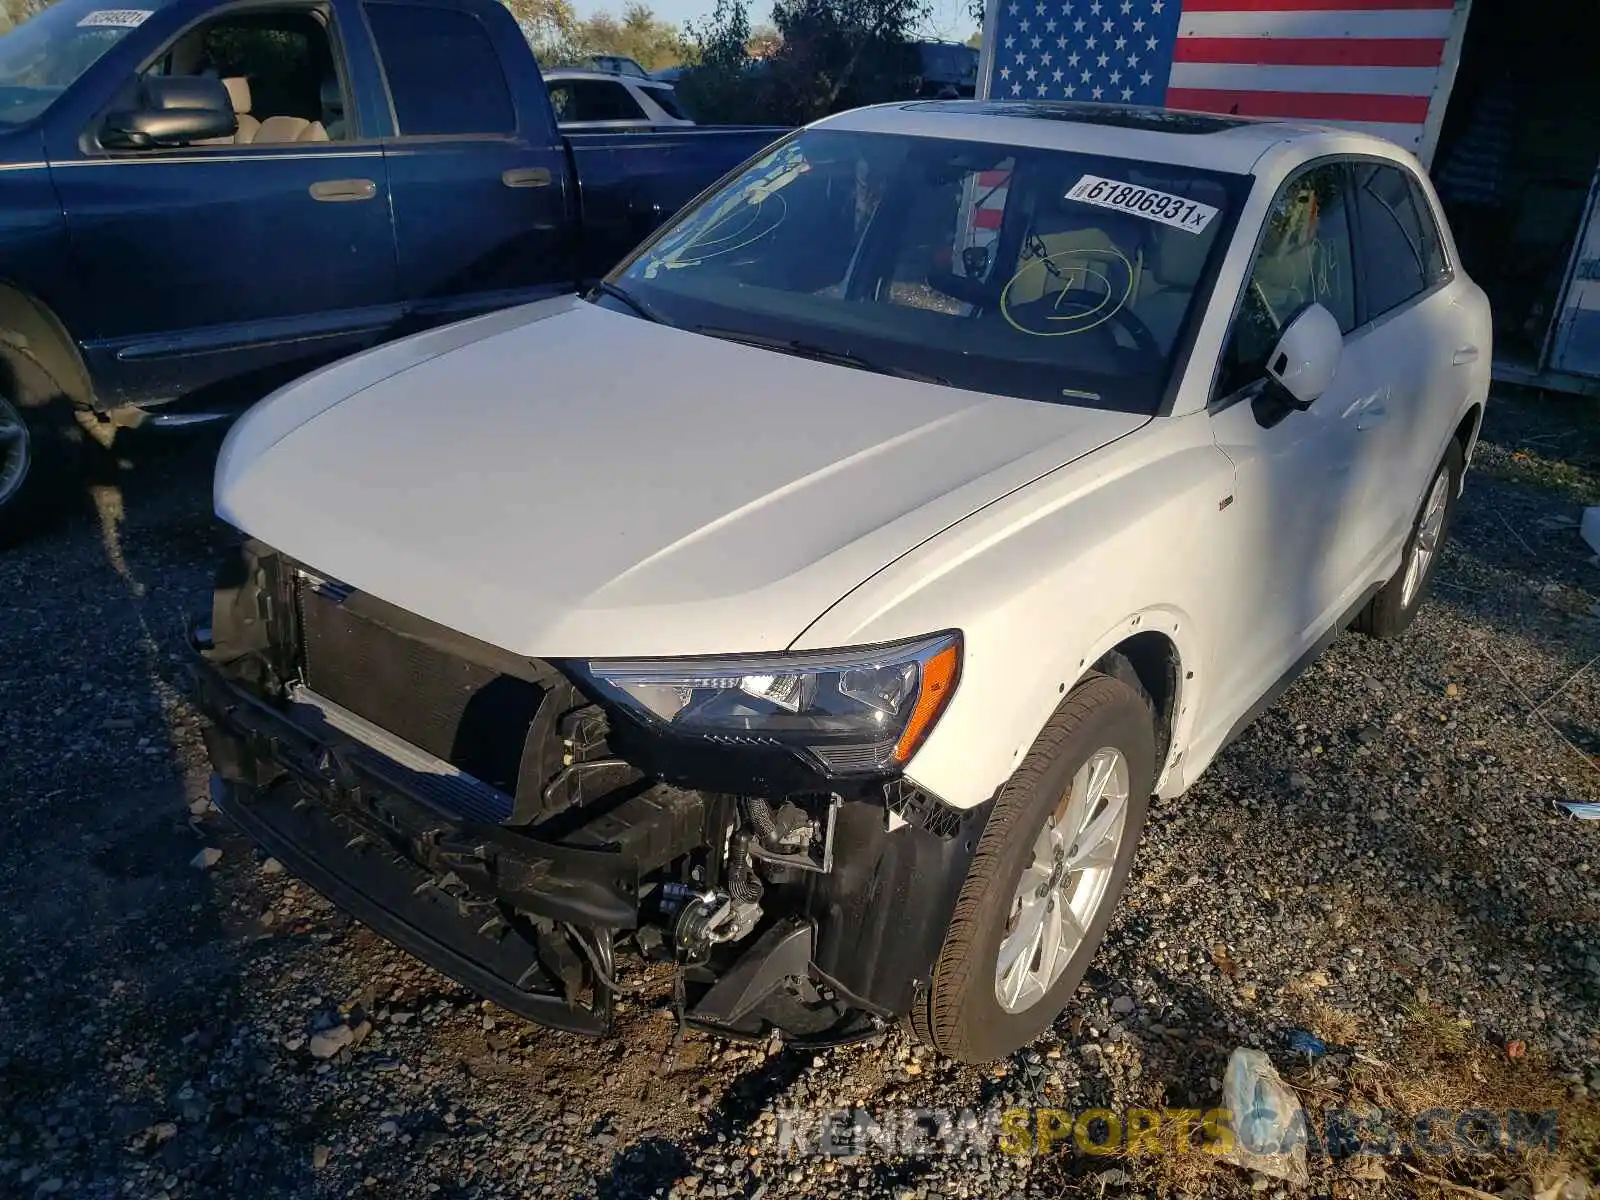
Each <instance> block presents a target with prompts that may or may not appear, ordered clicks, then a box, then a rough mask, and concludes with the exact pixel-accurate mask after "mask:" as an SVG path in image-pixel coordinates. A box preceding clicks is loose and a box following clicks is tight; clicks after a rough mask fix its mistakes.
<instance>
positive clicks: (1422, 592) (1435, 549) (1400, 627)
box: [1354, 441, 1464, 638]
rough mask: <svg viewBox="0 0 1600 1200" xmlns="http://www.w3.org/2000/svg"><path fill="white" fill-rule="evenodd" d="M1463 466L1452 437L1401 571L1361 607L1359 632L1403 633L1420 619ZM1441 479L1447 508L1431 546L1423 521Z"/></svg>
mask: <svg viewBox="0 0 1600 1200" xmlns="http://www.w3.org/2000/svg"><path fill="white" fill-rule="evenodd" d="M1463 469H1464V459H1463V458H1462V455H1461V443H1460V442H1455V441H1452V442H1451V443H1450V447H1449V449H1447V450H1446V451H1445V453H1444V458H1443V459H1442V460H1440V463H1439V465H1438V467H1436V468H1435V469H1434V472H1433V476H1432V477H1431V478H1430V480H1429V481H1428V490H1427V491H1426V492H1424V493H1423V495H1422V504H1421V505H1420V506H1419V507H1418V509H1417V515H1416V516H1415V517H1414V518H1413V519H1412V521H1411V534H1410V536H1409V537H1407V538H1406V549H1405V553H1404V554H1403V555H1402V556H1401V558H1400V571H1399V573H1398V574H1397V575H1396V576H1395V577H1394V578H1393V579H1391V580H1389V582H1387V583H1386V584H1384V585H1383V587H1382V588H1381V589H1380V590H1379V591H1378V594H1377V595H1375V596H1373V598H1372V599H1371V600H1369V601H1368V602H1367V606H1366V607H1365V608H1364V609H1362V610H1361V615H1360V616H1358V617H1357V618H1356V620H1355V624H1354V628H1355V629H1356V631H1357V632H1359V633H1364V634H1367V635H1368V636H1369V637H1375V638H1392V637H1399V636H1400V635H1401V634H1402V633H1404V632H1405V631H1406V630H1407V629H1408V628H1409V627H1410V625H1411V622H1412V621H1414V620H1416V619H1417V612H1418V610H1419V609H1421V607H1422V601H1423V599H1424V597H1426V596H1427V594H1428V584H1429V583H1430V582H1431V581H1432V580H1433V573H1434V571H1435V570H1437V569H1438V566H1439V556H1440V553H1441V552H1442V551H1443V549H1444V543H1445V539H1446V538H1448V537H1449V536H1450V519H1451V517H1453V516H1454V515H1455V511H1456V494H1457V493H1458V492H1459V491H1460V490H1461V472H1462V470H1463ZM1441 481H1442V486H1443V488H1444V497H1443V501H1442V503H1443V508H1442V510H1441V511H1440V512H1439V514H1438V525H1437V528H1436V529H1435V531H1434V533H1433V546H1432V548H1431V550H1429V549H1428V548H1427V547H1426V546H1425V545H1424V539H1423V522H1424V521H1425V520H1426V519H1427V518H1428V517H1429V514H1430V511H1431V508H1432V504H1433V501H1434V499H1435V493H1436V492H1437V490H1438V488H1439V487H1440V486H1441ZM1424 552H1425V553H1426V554H1427V559H1426V562H1424V563H1423V564H1422V566H1421V568H1420V569H1419V570H1418V571H1417V578H1416V580H1415V582H1414V585H1413V586H1412V587H1411V589H1410V591H1409V592H1408V591H1407V580H1408V579H1409V578H1410V575H1411V572H1412V567H1413V564H1414V563H1415V562H1416V561H1417V559H1418V556H1419V554H1421V553H1424Z"/></svg>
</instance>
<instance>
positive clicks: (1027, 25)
mask: <svg viewBox="0 0 1600 1200" xmlns="http://www.w3.org/2000/svg"><path fill="white" fill-rule="evenodd" d="M1017 28H1018V29H1020V30H1022V32H1023V33H1027V32H1029V31H1030V30H1031V29H1032V28H1033V25H1032V23H1031V22H1030V21H1029V20H1028V18H1027V17H1023V18H1022V21H1021V23H1020V24H1018V26H1017Z"/></svg>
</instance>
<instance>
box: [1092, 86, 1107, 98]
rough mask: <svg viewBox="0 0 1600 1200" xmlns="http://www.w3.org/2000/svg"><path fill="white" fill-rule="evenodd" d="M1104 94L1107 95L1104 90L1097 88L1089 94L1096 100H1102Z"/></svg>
mask: <svg viewBox="0 0 1600 1200" xmlns="http://www.w3.org/2000/svg"><path fill="white" fill-rule="evenodd" d="M1104 94H1105V91H1104V89H1102V88H1095V89H1094V91H1092V92H1090V93H1089V95H1091V96H1093V97H1094V98H1095V99H1096V100H1098V99H1100V97H1101V96H1103V95H1104Z"/></svg>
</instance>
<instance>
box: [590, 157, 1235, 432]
mask: <svg viewBox="0 0 1600 1200" xmlns="http://www.w3.org/2000/svg"><path fill="white" fill-rule="evenodd" d="M1248 187H1249V181H1248V179H1247V178H1245V177H1242V176H1236V175H1223V174H1220V173H1216V172H1211V171H1207V170H1203V169H1198V168H1191V167H1184V166H1172V165H1164V164H1155V163H1145V162H1134V161H1130V160H1128V159H1117V158H1109V157H1101V156H1095V155H1087V154H1080V153H1075V152H1069V151H1064V150H1058V149H1048V148H1043V147H1028V146H1007V145H1004V144H997V143H989V142H983V143H979V142H966V141H957V140H954V139H946V138H923V137H916V136H909V135H903V134H888V133H858V132H849V131H843V130H807V131H804V132H803V133H801V134H799V135H797V136H795V137H793V138H792V139H790V140H788V141H786V142H785V143H783V145H782V146H781V147H780V148H778V149H774V150H772V151H769V152H768V153H766V154H764V155H763V156H762V157H761V158H760V159H758V160H757V161H756V162H755V163H754V164H752V165H751V166H750V167H748V168H747V169H746V170H744V171H743V172H741V173H740V174H739V175H738V176H737V177H736V178H735V179H733V180H732V181H730V182H729V183H728V184H726V185H725V186H724V187H722V188H720V189H718V191H717V192H715V193H714V194H712V195H711V196H710V197H708V198H707V199H706V200H704V201H703V202H702V203H701V204H699V205H697V206H695V207H694V208H693V209H691V210H688V211H686V212H685V213H684V214H682V215H681V216H680V217H679V218H678V219H677V220H676V221H674V222H672V223H670V224H669V225H668V226H667V227H666V228H665V229H664V230H663V231H662V232H661V234H660V235H659V236H658V237H656V238H654V239H653V240H652V241H650V242H648V243H646V245H645V246H644V247H643V248H642V249H641V250H640V252H639V253H638V254H637V255H636V256H635V257H634V258H633V259H632V260H631V261H630V262H629V263H627V264H626V265H625V266H624V268H622V273H621V275H620V277H619V282H620V283H621V284H622V286H623V287H624V288H626V289H627V290H629V291H635V292H637V294H638V295H639V297H640V298H641V300H644V301H645V302H647V303H649V304H650V306H651V307H652V309H653V310H654V311H656V312H657V313H659V314H660V315H662V317H663V318H664V319H665V320H667V321H668V322H670V323H673V324H678V325H681V326H684V327H686V328H691V329H693V328H700V327H711V328H715V329H717V330H719V331H722V332H723V333H724V334H725V335H726V334H727V333H728V332H729V331H732V332H736V333H743V334H745V335H747V336H750V337H756V338H762V339H765V340H772V339H781V340H782V341H783V342H786V343H787V342H799V343H801V344H803V345H805V346H807V347H813V348H816V349H817V350H818V351H820V352H823V353H832V354H834V355H835V356H837V355H840V354H844V355H849V356H852V357H853V358H855V359H857V360H861V359H865V360H869V361H870V362H871V363H872V364H873V365H874V366H876V367H878V368H879V369H882V370H887V371H889V372H890V373H895V372H899V373H911V374H914V375H918V376H924V377H925V376H932V377H935V378H938V379H943V380H948V381H949V382H950V383H951V384H953V385H954V386H957V387H965V388H971V389H973V390H975V391H982V392H988V393H993V394H999V395H1009V396H1020V397H1025V398H1028V399H1034V400H1042V401H1047V402H1051V403H1057V404H1062V403H1065V404H1080V405H1089V406H1098V407H1106V408H1117V409H1121V410H1123V411H1137V412H1154V411H1155V410H1156V408H1157V407H1158V405H1159V403H1160V400H1161V397H1162V395H1163V393H1164V389H1165V388H1166V386H1167V382H1168V380H1169V378H1170V374H1171V370H1172V365H1173V363H1174V362H1175V361H1176V358H1177V355H1178V347H1179V345H1180V343H1181V339H1182V337H1183V334H1184V331H1185V330H1186V329H1188V328H1189V327H1190V325H1191V318H1192V316H1193V314H1194V313H1195V312H1197V311H1199V310H1201V309H1202V308H1203V306H1204V295H1205V293H1206V292H1207V291H1208V290H1209V288H1210V286H1211V284H1210V280H1211V274H1212V272H1211V270H1210V264H1211V263H1212V261H1213V260H1214V258H1215V257H1216V256H1215V254H1213V251H1214V250H1215V249H1216V248H1217V247H1218V246H1219V245H1223V244H1226V242H1227V239H1228V237H1229V236H1230V233H1229V231H1230V230H1231V228H1232V224H1233V221H1234V217H1235V213H1236V212H1237V205H1238V201H1239V199H1240V197H1241V196H1242V195H1243V194H1244V193H1245V192H1246V191H1247V190H1248ZM778 369H781V367H780V368H778Z"/></svg>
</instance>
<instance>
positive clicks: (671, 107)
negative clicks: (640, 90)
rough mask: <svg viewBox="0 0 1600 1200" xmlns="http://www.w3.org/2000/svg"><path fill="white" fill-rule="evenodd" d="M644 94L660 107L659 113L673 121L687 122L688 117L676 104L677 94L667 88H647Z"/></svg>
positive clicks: (679, 105) (681, 107)
mask: <svg viewBox="0 0 1600 1200" xmlns="http://www.w3.org/2000/svg"><path fill="white" fill-rule="evenodd" d="M645 91H646V93H648V95H649V96H650V99H652V100H654V101H655V102H656V103H657V104H659V105H660V106H661V111H662V112H664V113H666V114H667V116H669V117H672V118H673V119H674V120H678V121H687V120H688V119H689V116H688V114H687V113H685V112H684V111H683V106H682V105H681V104H679V103H678V94H677V93H676V92H675V91H673V89H672V88H669V87H647V88H645Z"/></svg>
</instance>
